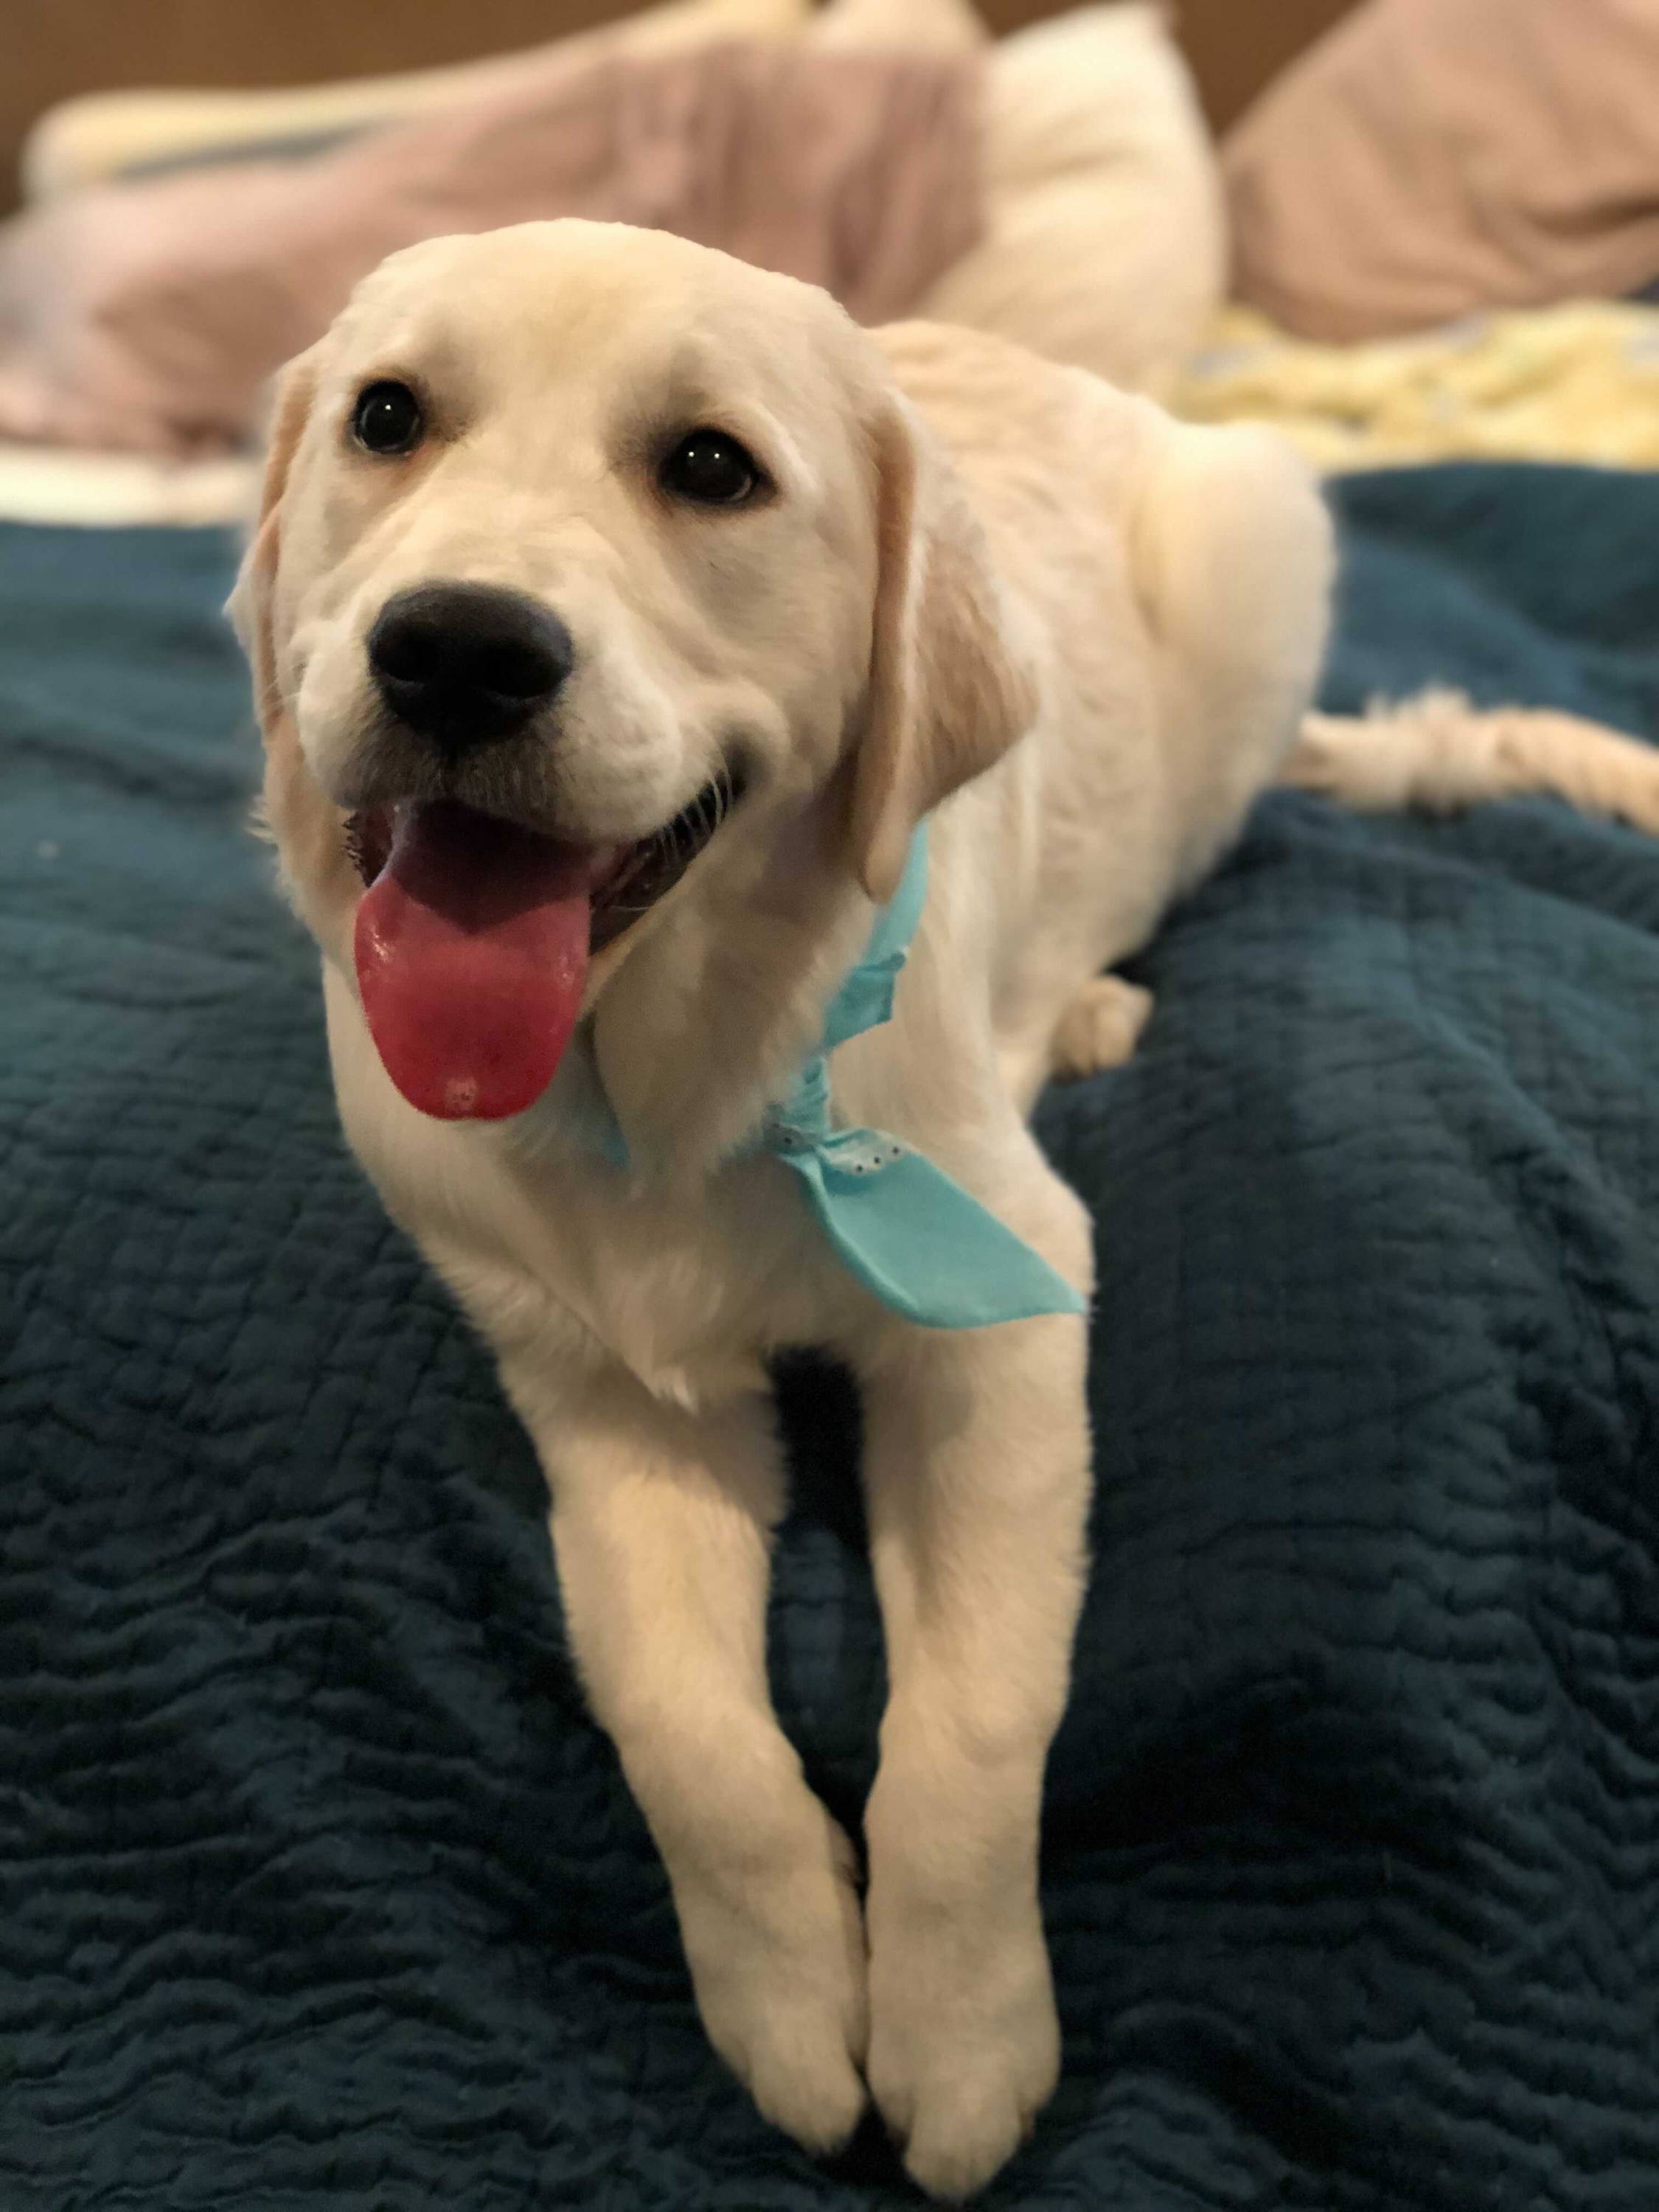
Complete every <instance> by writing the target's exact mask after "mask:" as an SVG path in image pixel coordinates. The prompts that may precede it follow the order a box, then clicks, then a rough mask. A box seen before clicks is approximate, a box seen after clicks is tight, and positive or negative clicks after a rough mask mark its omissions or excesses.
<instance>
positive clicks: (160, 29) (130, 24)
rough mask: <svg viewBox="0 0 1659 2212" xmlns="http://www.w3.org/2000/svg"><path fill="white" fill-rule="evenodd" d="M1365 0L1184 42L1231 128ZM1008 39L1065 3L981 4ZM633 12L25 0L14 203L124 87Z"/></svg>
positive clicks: (429, 4)
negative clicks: (28, 136)
mask: <svg viewBox="0 0 1659 2212" xmlns="http://www.w3.org/2000/svg"><path fill="white" fill-rule="evenodd" d="M1353 4H1354V0H1180V4H1179V5H1178V6H1177V8H1176V11H1175V12H1176V16H1177V22H1178V28H1179V31H1180V34H1181V38H1182V44H1183V45H1184V46H1185V47H1186V49H1187V52H1188V56H1189V57H1190V58H1191V61H1192V64H1193V67H1194V71H1195V73H1196V75H1197V77H1198V82H1199V85H1200V89H1201V91H1202V93H1203V95H1204V101H1205V105H1206V107H1207V108H1208V110H1209V112H1210V117H1211V119H1212V122H1213V123H1214V124H1215V125H1216V126H1217V128H1218V129H1223V128H1225V125H1227V124H1229V123H1230V122H1231V120H1232V118H1234V116H1236V115H1237V113H1238V112H1240V110H1241V109H1242V108H1243V106H1245V105H1246V104H1247V103H1248V102H1249V100H1251V99H1252V98H1253V97H1254V96H1255V94H1256V92H1257V91H1259V90H1260V88H1261V86H1263V85H1264V84H1266V83H1267V81H1268V79H1269V78H1270V77H1272V76H1274V75H1276V73H1277V72H1278V70H1279V69H1280V68H1281V67H1282V66H1283V65H1284V64H1285V62H1286V61H1287V60H1289V59H1290V58H1291V55H1293V54H1295V53H1297V52H1299V51H1300V50H1301V49H1302V48H1303V47H1304V46H1306V45H1307V44H1308V43H1309V41H1310V40H1311V39H1313V38H1316V36H1317V35H1318V34H1319V33H1320V32H1321V31H1322V30H1324V29H1326V28H1327V27H1328V25H1330V24H1331V23H1333V22H1334V21H1336V19H1337V18H1338V16H1340V15H1346V13H1347V11H1348V9H1349V8H1350V7H1351V6H1352V5H1353ZM980 5H981V13H982V14H983V15H985V17H986V18H987V21H989V22H990V23H991V24H992V25H993V27H994V28H995V29H997V30H999V31H1006V30H1012V29H1014V28H1015V27H1017V26H1018V25H1019V24H1021V23H1029V22H1033V21H1036V19H1037V18H1038V17H1040V16H1043V15H1056V14H1058V13H1059V12H1060V0H980ZM624 12H626V10H625V8H624V7H623V5H622V4H619V0H415V4H413V5H408V6H403V7H398V8H393V7H392V6H391V5H389V4H386V3H385V0H369V4H368V5H367V6H362V7H349V6H343V5H342V4H341V0H11V4H10V16H11V22H10V27H9V30H8V32H7V34H6V62H5V67H4V70H3V71H0V206H10V205H11V204H14V202H15V180H16V173H17V150H18V148H19V146H20V145H21V143H22V139H23V137H24V134H25V132H26V131H27V129H28V127H29V125H30V124H32V123H33V121H34V119H35V118H36V117H37V116H38V115H39V114H40V113H41V112H42V111H43V110H44V109H46V108H47V107H50V106H53V105H54V104H55V103H56V102H57V101H58V100H67V99H69V98H70V97H71V96H72V95H73V94H76V93H81V92H96V91H106V90H110V89H112V88H116V87H120V86H137V85H143V86H152V87H153V86H160V85H221V86H222V85H276V84H307V83H315V82H320V81H323V80H325V79H327V78H330V77H342V76H378V75H380V74H382V73H384V72H386V71H389V70H401V69H421V68H426V67H429V66H431V65H433V64H437V63H441V62H453V61H460V60H464V59H466V58H470V57H471V56H473V55H476V54H482V53H489V52H507V51H508V50H510V49H511V48H513V47H514V46H534V45H536V44H537V43H538V41H539V40H544V39H551V38H556V37H558V36H559V35H560V33H562V32H565V31H574V30H579V29H580V28H581V27H584V26H585V25H586V24H589V23H596V22H599V21H604V20H605V19H606V18H607V17H610V16H614V15H621V14H623V13H624Z"/></svg>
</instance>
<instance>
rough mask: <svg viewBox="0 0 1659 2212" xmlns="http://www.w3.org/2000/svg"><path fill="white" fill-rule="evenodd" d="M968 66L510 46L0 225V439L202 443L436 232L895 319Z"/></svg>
mask: <svg viewBox="0 0 1659 2212" xmlns="http://www.w3.org/2000/svg"><path fill="white" fill-rule="evenodd" d="M978 131H979V71H978V65H977V63H976V61H975V58H974V57H972V56H957V55H949V54H939V55H935V54H908V53H902V52H879V53H878V52H869V53H854V52H848V53H818V52H812V51H811V50H809V49H806V48H804V47H801V46H772V45H732V46H699V47H697V48H696V49H693V50H690V51H687V52H676V53H671V54H663V55H653V56H652V57H650V58H646V57H643V56H639V57H619V56H616V55H607V56H605V57H603V58H599V59H592V58H586V57H583V56H580V55H578V56H576V57H574V58H573V57H572V56H570V55H569V53H568V52H567V51H565V50H563V49H562V48H560V47H555V48H553V49H550V50H549V52H547V53H545V54H544V55H543V56H540V57H526V61H525V64H524V67H523V70H521V71H520V73H518V74H517V75H515V76H513V79H512V80H511V81H510V82H505V83H502V84H500V85H497V86H495V87H494V88H491V90H490V91H489V92H488V93H487V94H481V95H480V96H478V97H477V99H474V100H469V101H467V102H466V103H465V105H464V106H454V107H450V108H446V109H444V110H442V111H441V112H438V113H435V114H431V115H423V116H420V117H417V118H411V119H410V121H408V122H406V123H403V124H399V125H395V126H392V127H390V128H387V129H386V130H383V131H374V132H373V133H371V134H370V135H369V136H368V137H363V138H360V139H358V140H356V141H355V142H354V143H351V144H350V145H349V146H347V147H345V148H343V149H341V150H338V151H337V152H334V153H330V154H324V155H318V156H317V157H316V158H315V159H313V160H312V161H304V162H283V161H263V162H258V163H252V162H250V163H247V164H240V165H236V166H234V167H223V168H215V169H202V170H192V171H188V172H185V173H182V174H179V175H176V176H172V177H167V178H162V179H155V180H152V181H150V182H148V183H143V184H137V183H135V184H127V185H109V186H106V187H104V188H102V189H100V190H96V191H86V192H81V193H76V194H72V195H70V196H69V197H65V198H64V199H62V200H58V201H54V202H52V203H51V204H48V205H47V206H46V208H44V209H42V210H40V211H38V212H37V213H34V214H32V215H27V216H21V217H19V218H18V219H17V220H16V221H15V222H12V223H9V224H7V225H5V226H4V227H3V228H0V437H13V438H26V439H40V440H45V441H56V442H59V443H64V444H70V445H92V446H118V447H135V448H137V449H140V450H145V451H149V452H157V453H192V452H202V451H212V450H215V449H221V450H222V449H223V448H224V447H228V446H231V445H234V443H235V442H236V441H238V439H239V438H240V437H241V436H243V435H246V433H247V432H248V431H249V430H251V429H252V427H253V423H254V418H255V416H256V413H257V410H258V400H259V397H260V393H261V391H262V387H263V386H264V380H265V379H266V378H267V377H268V376H269V375H270V373H271V371H272V370H273V369H275V368H277V367H278V366H279V365H280V364H281V363H282V362H284V361H286V360H287V359H288V357H289V356H290V355H291V354H294V353H296V352H298V351H299V350H300V349H301V348H302V347H304V346H307V345H308V344H309V343H311V341H312V340H313V338H314V337H317V336H318V335H319V333H320V332H321V331H324V330H325V329H326V327H327V325H328V324H329V323H330V322H331V320H332V319H333V317H334V315H335V314H336V313H337V312H338V310H339V308H340V307H342V306H343V304H344V301H345V300H346V297H347V295H348V294H349V292H350V290H351V289H352V287H353V285H354V284H355V283H356V281H357V279H358V278H359V277H360V276H363V275H365V274H366V273H367V272H368V270H371V269H373V268H374V266H375V264H377V263H378V262H380V261H381V260H382V259H384V258H385V257H386V254H388V253H390V252H393V251H394V250H395V249H396V248H398V246H410V245H414V244H416V243H418V242H419V240H422V239H425V238H432V237H436V236H438V235H440V234H443V233H446V232H454V231H479V230H491V229H495V228H498V227H499V226H501V225H502V224H506V223H513V222H528V221H532V220H534V219H536V218H538V217H542V216H559V215H580V216H589V217H592V218H595V219H597V220H599V221H604V222H633V223H641V224H644V225H647V226H649V227H651V228H657V229H663V230H672V231H677V232H678V233H680V234H682V235H683V236H685V237H688V238H693V239H696V240H699V241H701V242H702V244H704V245H708V246H722V247H724V248H725V249H726V251H727V252H732V253H735V254H738V255H740V256H741V257H742V258H744V259H745V260H750V261H755V262H758V263H759V264H761V265H762V266H763V267H765V268H770V269H776V270H781V271H783V272H784V273H785V274H787V275H789V276H801V277H805V278H807V279H809V280H810V281H811V282H813V283H819V284H822V285H823V286H825V287H826V288H827V289H829V290H830V291H832V292H834V293H835V294H836V296H837V297H838V298H840V299H841V300H842V301H843V302H844V303H845V304H846V305H847V306H848V307H849V308H850V309H851V310H852V312H853V313H854V314H855V315H858V316H859V317H860V318H861V319H865V320H867V321H872V322H878V321H884V320H886V319H889V318H890V317H892V316H895V315H898V314H902V313H903V312H904V311H905V309H906V308H908V307H909V306H910V305H911V304H912V303H913V302H914V301H915V300H916V299H917V298H918V297H919V296H920V295H921V293H923V292H924V291H925V290H926V289H927V286H928V285H929V284H931V283H933V281H934V280H935V279H936V278H937V277H938V276H939V275H940V273H941V272H942V271H943V270H945V269H946V268H948V267H949V266H950V265H951V263H952V262H953V261H955V260H956V259H957V258H958V257H959V256H960V255H961V254H962V253H963V252H965V251H966V250H967V248H968V247H969V246H971V245H972V244H973V243H974V240H975V238H976V237H977V235H978V232H979V225H980V212H979V210H980V194H979V188H978V186H979V179H978V169H979V156H978Z"/></svg>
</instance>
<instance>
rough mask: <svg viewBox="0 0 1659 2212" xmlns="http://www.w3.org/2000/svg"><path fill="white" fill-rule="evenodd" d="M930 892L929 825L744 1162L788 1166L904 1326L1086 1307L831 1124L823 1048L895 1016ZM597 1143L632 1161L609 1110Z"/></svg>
mask: <svg viewBox="0 0 1659 2212" xmlns="http://www.w3.org/2000/svg"><path fill="white" fill-rule="evenodd" d="M926 899H927V828H926V825H925V824H924V825H923V826H922V827H921V829H918V830H917V831H916V834H915V837H914V838H913V839H912V841H911V845H910V856H909V859H908V860H907V861H906V863H905V868H904V875H903V878H902V881H901V882H900V884H899V887H898V890H897V891H896V894H895V895H894V897H893V901H892V903H891V904H890V906H887V907H884V908H883V910H882V911H881V913H880V914H879V915H878V916H877V917H876V926H875V929H874V931H873V932H872V935H871V939H870V944H869V947H868V950H867V951H866V953H865V956H864V957H863V959H862V960H860V963H859V964H858V966H857V967H856V968H854V970H853V972H852V974H851V975H848V978H847V981H845V982H844V983H843V984H842V987H841V989H840V990H839V991H838V992H837V993H836V996H835V998H834V1000H832V1001H831V1003H830V1006H829V1015H828V1017H827V1018H826V1020H825V1022H824V1027H823V1047H822V1048H821V1049H820V1050H819V1051H818V1052H817V1054H814V1056H813V1057H812V1059H811V1060H808V1062H807V1063H806V1066H805V1068H803V1069H802V1071H801V1073H800V1077H799V1080H798V1081H797V1083H796V1085H795V1087H794V1089H793V1091H791V1092H790V1093H789V1096H788V1097H787V1098H786V1099H784V1100H783V1101H782V1102H781V1103H780V1104H778V1105H775V1106H772V1107H769V1109H767V1113H766V1116H765V1119H764V1121H763V1123H762V1125H761V1127H760V1129H759V1131H758V1132H757V1134H756V1135H755V1136H754V1137H753V1138H752V1139H750V1141H749V1142H748V1143H747V1144H745V1145H744V1146H743V1148H742V1151H741V1152H740V1153H739V1155H738V1157H739V1158H752V1157H753V1156H754V1155H755V1154H757V1153H759V1152H771V1153H774V1154H775V1156H776V1157H777V1158H779V1159H781V1161H782V1162H783V1164H784V1165H785V1166H786V1167H787V1168H789V1169H790V1170H793V1173H794V1175H795V1176H796V1177H797V1178H798V1180H799V1183H800V1186H801V1188H802V1190H803V1191H804V1192H805V1195H806V1202H807V1204H808V1205H809V1206H811V1210H812V1212H813V1213H814V1214H815V1215H816V1217H817V1222H818V1225H819V1226H820V1228H822V1230H823V1233H824V1235H825V1236H826V1237H828V1238H829V1242H830V1243H831V1244H832V1245H833V1246H834V1248H835V1250H836V1256H837V1258H839V1259H840V1260H841V1261H842V1264H843V1265H844V1266H845V1267H847V1268H848V1271H849V1272H850V1273H852V1274H853V1275H854V1276H856V1278H857V1279H858V1280H859V1281H860V1283H862V1284H863V1285H864V1286H865V1288H866V1290H869V1291H873V1292H874V1293H875V1295H876V1297H878V1298H879V1299H880V1300H881V1301H882V1303H883V1304H884V1305H888V1306H890V1307H891V1308H892V1309H893V1310H894V1312H895V1313H899V1314H902V1315H903V1316H904V1317H905V1319H906V1320H907V1321H914V1322H921V1324H922V1326H923V1327H924V1328H984V1327H985V1326H987V1324H988V1323H990V1322H999V1321H1025V1320H1029V1319H1030V1317H1031V1316H1033V1315H1035V1314H1049V1313H1081V1312H1082V1311H1083V1310H1084V1305H1083V1300H1082V1299H1081V1298H1080V1297H1079V1296H1078V1294H1077V1292H1076V1291H1074V1290H1073V1288H1072V1285H1070V1284H1069V1283H1068V1282H1067V1281H1066V1279H1065V1278H1064V1276H1062V1275H1060V1274H1058V1273H1056V1272H1055V1271H1054V1268H1052V1267H1050V1266H1049V1265H1048V1261H1046V1260H1045V1259H1043V1258H1042V1255H1040V1254H1039V1253H1037V1252H1035V1251H1033V1250H1032V1249H1031V1247H1030V1245H1029V1244H1027V1243H1025V1242H1024V1239H1023V1238H1021V1237H1016V1236H1015V1234H1014V1232H1013V1231H1012V1229H1010V1228H1008V1227H1007V1226H1006V1225H1005V1224H1004V1223H1002V1222H1000V1221H999V1220H998V1218H997V1217H996V1215H995V1214H994V1213H992V1212H989V1211H988V1209H987V1208H986V1207H985V1206H981V1204H980V1202H979V1200H977V1199H976V1198H975V1197H974V1196H973V1195H972V1194H970V1193H969V1192H968V1191H965V1190H964V1189H963V1187H962V1185H961V1184H960V1183H959V1182H954V1181H953V1180H952V1179H951V1176H948V1175H945V1173H944V1172H943V1170H940V1169H939V1168H936V1167H935V1166H934V1165H933V1162H932V1161H931V1160H928V1159H924V1158H923V1157H922V1155H921V1153H920V1152H914V1151H912V1149H911V1147H910V1146H908V1145H907V1144H906V1143H905V1142H904V1141H903V1139H902V1138H899V1137H893V1136H889V1134H888V1133H887V1132H886V1131H885V1130H884V1129H837V1128H834V1127H831V1126H830V1121H829V1054H831V1053H832V1052H833V1051H834V1050H835V1048H836V1046H837V1045H840V1044H845V1043H846V1042H848V1039H849V1038H850V1037H855V1036H862V1035H863V1033H864V1031H865V1030H873V1029H878V1028H879V1027H880V1025H881V1024H882V1023H883V1022H884V1021H887V1020H889V1019H890V1018H891V1015H892V1012H893V988H894V986H895V984H896V982H897V981H898V974H899V970H900V969H901V968H902V967H903V965H904V962H905V957H906V955H907V954H908V951H909V950H910V940H911V939H912V938H913V937H914V936H915V933H916V925H917V924H918V922H919V921H921V909H922V906H923V903H924V902H925V901H926ZM604 1151H605V1156H606V1158H608V1159H610V1160H611V1163H612V1164H613V1165H615V1166H617V1167H626V1166H627V1165H628V1147H627V1145H626V1142H625V1141H624V1139H623V1133H622V1131H621V1129H620V1128H618V1127H617V1125H616V1121H615V1118H614V1116H612V1117H611V1127H610V1128H609V1130H608V1131H607V1132H606V1134H605V1143H604Z"/></svg>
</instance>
